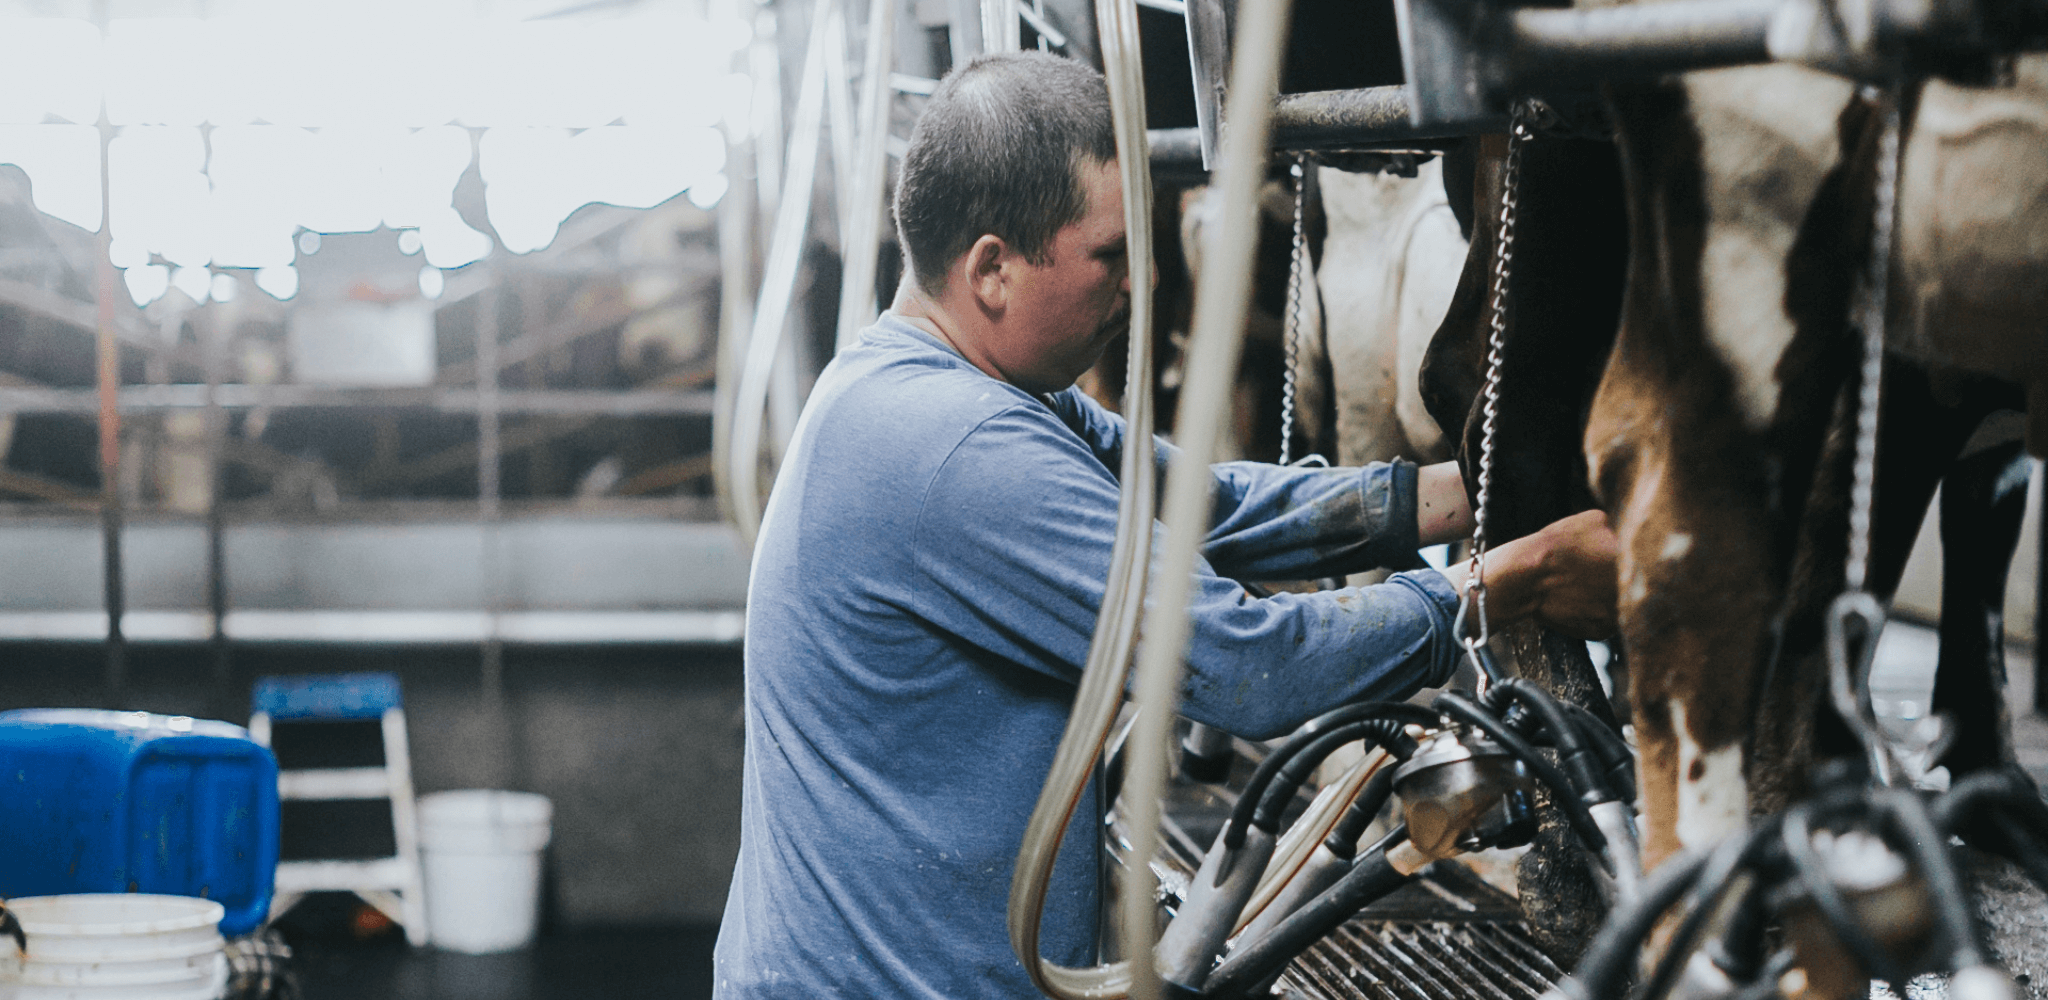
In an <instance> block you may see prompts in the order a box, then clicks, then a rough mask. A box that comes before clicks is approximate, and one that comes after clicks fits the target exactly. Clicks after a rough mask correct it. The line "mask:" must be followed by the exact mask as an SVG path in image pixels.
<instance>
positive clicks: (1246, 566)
mask: <svg viewBox="0 0 2048 1000" xmlns="http://www.w3.org/2000/svg"><path fill="white" fill-rule="evenodd" d="M1049 402H1051V403H1052V406H1053V410H1054V412H1055V413H1057V414H1058V415H1059V416H1060V419H1061V421H1062V422H1064V423H1066V424H1067V426H1068V427H1069V428H1070V429H1071V430H1073V431H1074V432H1075V433H1076V434H1077V435H1079V436H1080V438H1081V440H1082V441H1083V442H1084V443H1085V444H1086V445H1087V447H1088V450H1089V451H1090V452H1091V453H1092V454H1093V455H1094V456H1095V458H1096V460H1097V461H1099V462H1101V463H1102V464H1103V467H1104V468H1105V469H1107V470H1108V471H1109V472H1110V474H1111V475H1112V476H1114V475H1116V474H1117V471H1118V470H1119V469H1120V468H1121V466H1122V462H1123V441H1124V422H1123V418H1122V417H1119V416H1117V415H1116V414H1113V413H1110V412H1109V411H1107V410H1105V409H1103V408H1102V406H1101V405H1100V404H1098V403H1096V402H1095V401H1094V400H1093V399H1090V398H1088V397H1087V396H1086V395H1085V394H1083V393H1082V392H1081V391H1080V390H1079V389H1068V390H1066V391H1065V392H1062V393H1059V394H1057V395H1055V396H1053V397H1051V398H1050V400H1049ZM1157 444H1158V461H1159V474H1160V481H1161V483H1162V484H1163V483H1164V482H1165V480H1166V478H1167V470H1168V467H1169V466H1170V464H1171V462H1172V460H1173V458H1174V456H1175V454H1176V449H1174V447H1173V446H1172V445H1170V444H1168V443H1166V442H1165V441H1158V442H1157ZM1209 472H1210V474H1211V475H1212V476H1213V477H1214V478H1215V485H1214V487H1213V490H1212V494H1213V506H1212V508H1211V515H1210V527H1209V535H1208V537H1207V539H1205V540H1204V542H1203V548H1202V555H1203V557H1204V558H1207V559H1208V560H1209V561H1210V563H1211V564H1212V565H1213V566H1214V567H1215V569H1216V571H1217V572H1218V573H1221V574H1223V575H1225V576H1230V577H1235V578H1237V579H1240V580H1303V579H1308V578H1311V577H1321V576H1340V575H1343V574H1347V573H1357V572H1361V571H1364V570H1368V569H1381V568H1383V569H1394V570H1407V569H1418V568H1420V567H1422V566H1423V562H1422V558H1421V557H1420V556H1419V555H1417V554H1416V549H1418V548H1419V547H1420V539H1419V538H1418V537H1417V536H1416V515H1415V505H1416V499H1415V490H1416V469H1415V466H1414V465H1413V464H1411V463H1408V462H1403V461H1395V462H1391V463H1381V462H1374V463H1371V464H1369V465H1366V466H1364V467H1362V468H1301V467H1296V466H1283V465H1270V464H1267V463H1263V462H1223V463H1219V464H1216V465H1212V466H1210V467H1209Z"/></svg>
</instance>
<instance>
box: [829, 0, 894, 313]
mask: <svg viewBox="0 0 2048 1000" xmlns="http://www.w3.org/2000/svg"><path fill="white" fill-rule="evenodd" d="M896 7H897V0H873V2H872V3H869V4H868V47H867V56H866V58H865V60H863V64H862V65H863V73H862V74H861V75H862V77H863V79H862V80H861V86H862V87H864V88H866V89H864V90H863V91H862V92H861V109H860V110H861V121H860V128H861V135H860V154H859V155H860V158H859V160H858V161H857V163H856V164H855V167H854V172H853V176H854V182H853V186H852V187H851V189H849V190H848V191H847V193H846V201H847V206H848V207H847V211H846V217H847V220H848V223H847V226H846V228H845V229H844V230H843V231H842V235H841V241H842V250H843V252H844V254H845V260H846V268H845V271H844V280H843V281H842V283H841V284H840V286H839V329H838V334H837V338H836V339H837V341H838V345H839V349H840V350H845V349H846V347H847V346H848V345H850V344H852V343H853V338H854V336H855V335H856V334H858V333H859V332H860V330H861V328H862V327H864V326H867V325H868V324H869V323H870V322H873V321H874V318H875V268H876V265H877V264H878V263H879V261H878V258H879V257H880V256H881V251H882V248H881V241H882V215H883V205H882V193H883V191H884V189H885V187H886V183H885V182H886V179H887V178H886V175H887V174H888V170H889V143H888V139H889V105H890V99H891V98H893V97H894V96H896V91H895V88H894V87H892V86H891V85H890V83H889V70H890V68H891V66H892V65H893V64H894V61H895V60H894V59H893V58H892V56H893V54H894V49H895V45H894V43H895V41H896Z"/></svg>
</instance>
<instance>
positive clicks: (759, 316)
mask: <svg viewBox="0 0 2048 1000" xmlns="http://www.w3.org/2000/svg"><path fill="white" fill-rule="evenodd" d="M820 2H821V3H827V4H829V3H831V2H832V0H820ZM817 13H818V15H819V16H822V15H823V14H824V11H822V10H820V11H818V12H817ZM823 29H824V24H823V22H818V23H814V24H813V25H812V27H811V37H810V41H809V43H808V45H807V46H806V51H805V53H804V69H803V76H802V78H801V80H800V81H799V82H798V84H797V101H796V112H795V120H794V121H793V122H792V123H791V124H792V129H791V132H790V141H789V167H788V170H786V171H785V172H784V174H785V175H784V177H783V187H784V190H783V192H782V195H781V204H780V205H778V207H777V208H776V213H775V230H774V236H773V239H772V240H771V242H770V244H769V250H768V264H767V267H766V270H765V272H764V273H763V275H762V278H761V295H760V300H759V304H758V305H757V306H756V307H755V310H754V326H753V331H752V332H751V333H750V334H749V335H748V336H747V347H746V354H745V356H744V360H743V361H742V363H741V364H740V366H739V371H738V379H737V381H738V386H737V388H735V390H734V392H733V409H732V412H731V414H730V416H731V418H732V420H731V423H730V424H729V425H727V426H726V427H722V428H717V429H715V430H713V432H712V436H713V437H718V436H721V433H723V434H729V435H730V437H731V441H730V443H729V444H727V445H726V448H725V456H726V460H727V462H728V464H729V465H730V468H729V470H728V472H727V476H728V480H729V482H730V483H731V484H732V485H731V490H730V496H729V497H728V499H729V500H730V502H731V507H732V510H731V513H732V515H733V525H734V527H736V528H738V529H739V532H740V538H741V539H742V540H743V541H745V543H746V546H747V548H749V549H752V548H753V546H754V534H755V532H756V531H758V530H759V528H760V524H761V487H760V482H761V478H760V472H761V470H760V465H761V437H762V431H763V425H764V424H765V423H766V415H765V413H764V409H765V408H766V407H767V405H768V404H769V401H770V400H769V392H770V388H771V382H772V381H773V380H774V378H775V374H776V373H775V368H776V366H777V365H778V363H779V358H780V355H781V354H782V339H783V333H784V332H785V331H784V327H786V326H787V325H788V320H789V310H790V305H791V303H792V301H793V300H794V298H795V296H796V282H797V275H798V266H799V265H800V264H801V263H802V259H801V258H802V254H803V243H804V238H805V237H804V234H805V233H806V232H808V231H809V229H810V216H811V194H812V190H811V189H812V187H813V185H812V183H811V182H812V179H813V176H814V171H816V169H817V166H818V133H819V130H820V127H821V125H822V124H823V123H822V121H821V118H822V111H823V109H822V108H821V107H820V105H821V104H823V103H824V88H825V81H824V79H823V74H824V64H825V57H824V51H823V48H824V42H825V32H824V30H823ZM769 148H772V147H769ZM771 158H772V156H764V157H762V160H763V161H764V162H765V161H766V160H767V159H771ZM719 415H720V416H726V414H724V413H721V414H719Z"/></svg>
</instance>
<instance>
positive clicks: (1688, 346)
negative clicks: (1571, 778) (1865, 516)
mask: <svg viewBox="0 0 2048 1000" xmlns="http://www.w3.org/2000/svg"><path fill="white" fill-rule="evenodd" d="M1795 93H1796V95H1797V96H1796V97H1795V96H1793V95H1795ZM1850 97H1851V91H1850V89H1849V86H1848V85H1847V84H1845V83H1842V82H1840V81H1834V80H1830V79H1828V78H1825V77H1822V76H1820V75H1818V74H1811V73H1804V72H1802V71H1797V70H1786V69H1782V68H1770V69H1755V70H1735V71H1721V72H1716V73H1698V74H1692V75H1691V76H1689V77H1687V78H1686V79H1685V80H1684V81H1682V82H1673V83H1666V84H1661V85H1654V86H1648V87H1644V88H1641V89H1636V90H1630V91H1625V92H1618V93H1617V94H1616V96H1615V99H1614V103H1613V110H1614V116H1615V121H1616V125H1617V134H1618V137H1619V145H1620V148H1621V150H1622V160H1623V164H1624V171H1625V174H1626V179H1627V187H1628V197H1629V243H1630V251H1631V259H1630V265H1629V275H1628V286H1627V289H1626V292H1625V295H1624V299H1623V306H1622V313H1621V323H1620V333H1619V337H1618V339H1617V341H1616V343H1615V347H1614V350H1613V352H1612V355H1611V357H1610V358H1609V361H1608V366H1607V369H1606V372H1605V374H1604V376H1603V377H1602V379H1601V382H1600V387H1599V391H1598V393H1597V394H1596V396H1595V398H1594V401H1593V406H1592V411H1591V417H1590V420H1589V421H1588V424H1587V427H1586V433H1585V439H1584V444H1585V454H1586V458H1587V461H1588V464H1589V470H1590V472H1591V476H1592V482H1593V485H1594V487H1595V489H1596V490H1597V491H1598V493H1599V495H1600V497H1601V499H1602V501H1603V503H1604V506H1605V508H1606V510H1607V511H1608V513H1609V517H1610V520H1611V522H1612V524H1613V526H1614V529H1615V532H1616V534H1617V537H1618V540H1619V543H1620V559H1619V565H1618V567H1617V569H1618V572H1619V580H1618V583H1619V588H1618V589H1619V594H1620V603H1621V607H1620V611H1621V625H1622V639H1623V643H1624V647H1625V649H1626V651H1627V655H1628V659H1629V663H1630V667H1631V672H1632V675H1631V678H1630V685H1631V690H1630V695H1631V700H1632V702H1633V705H1634V713H1633V714H1634V719H1635V724H1636V732H1637V740H1638V746H1639V748H1640V750H1641V760H1640V771H1641V780H1640V782H1639V788H1640V791H1641V795H1642V805H1643V811H1644V814H1645V822H1644V834H1645V837H1644V845H1643V846H1644V863H1645V865H1646V866H1648V867H1654V866H1655V865H1657V864H1658V863H1660V862H1661V861H1662V860H1664V859H1665V858H1667V857H1669V856H1670V855H1671V854H1672V853H1674V852H1676V851H1678V850H1679V849H1680V848H1682V847H1685V846H1700V847H1704V846H1706V845H1710V844H1712V843H1715V842H1717V841H1719V840H1720V839H1721V838H1722V837H1724V836H1725V835H1727V834H1728V833H1730V832H1732V831H1734V830H1736V829H1738V828H1740V827H1741V826H1742V825H1743V824H1744V823H1745V822H1746V821H1747V818H1748V814H1749V806H1750V796H1749V789H1748V781H1747V779H1746V777H1745V770H1746V768H1745V756H1746V748H1747V745H1748V743H1749V738H1750V736H1751V734H1752V732H1753V731H1754V730H1755V728H1756V721H1757V718H1758V714H1759V710H1760V709H1762V710H1764V711H1767V712H1771V713H1777V714H1782V715H1786V716H1799V717H1803V715H1804V712H1805V706H1808V705H1810V704H1811V702H1804V703H1791V702H1779V701H1776V700H1775V699H1773V700H1769V701H1760V700H1759V698H1758V692H1759V691H1760V690H1761V687H1762V682H1763V681H1764V680H1765V674H1764V671H1763V669H1762V668H1763V667H1764V665H1765V664H1767V663H1770V662H1773V656H1774V653H1775V652H1776V651H1777V650H1778V648H1779V644H1778V640H1779V638H1780V636H1781V634H1782V633H1781V632H1780V631H1779V630H1778V629H1777V628H1776V627H1775V626H1776V625H1777V623H1778V621H1779V620H1780V619H1779V616H1780V615H1781V614H1782V612H1783V610H1784V596H1785V593H1786V590H1785V587H1786V582H1787V580H1788V579H1789V578H1790V577H1791V575H1792V569H1793V567H1792V562H1793V553H1794V552H1795V550H1796V547H1797V546H1796V542H1797V539H1798V537H1799V527H1800V524H1801V522H1802V520H1803V519H1804V517H1805V513H1806V505H1807V500H1808V497H1809V492H1810V490H1811V488H1812V485H1813V481H1814V479H1815V477H1816V475H1817V473H1818V471H1819V467H1820V466H1821V465H1822V459H1823V456H1822V445H1823V443H1824V442H1825V440H1826V439H1827V437H1828V433H1827V432H1828V429H1829V428H1830V427H1831V426H1833V425H1834V424H1835V422H1836V421H1837V419H1838V418H1839V416H1840V415H1841V414H1842V413H1843V412H1844V408H1845V403H1846V399H1847V397H1846V395H1845V393H1846V391H1847V390H1848V388H1849V387H1850V386H1851V383H1852V378H1851V376H1852V375H1853V370H1854V360H1855V348H1854V345H1855V341H1854V339H1853V338H1852V337H1850V336H1849V335H1848V331H1847V329H1846V316H1847V313H1848V303H1849V297H1850V291H1851V289H1852V288H1853V283H1854V273H1855V261H1856V260H1858V259H1860V258H1861V257H1862V256H1863V252H1862V251H1859V249H1858V247H1859V245H1861V244H1863V243H1866V242H1867V235H1866V234H1867V227H1866V228H1864V229H1862V230H1861V231H1860V232H1859V231H1858V229H1857V227H1855V226H1854V225H1851V224H1848V222H1849V220H1851V219H1853V218H1854V217H1856V214H1857V213H1856V208H1857V206H1858V203H1859V199H1858V198H1857V197H1855V195H1856V194H1857V193H1858V192H1856V191H1854V190H1853V187H1852V186H1851V185H1849V184H1846V183H1845V182H1844V180H1843V179H1842V177H1841V169H1840V168H1841V164H1842V162H1843V160H1844V157H1843V155H1842V150H1843V149H1845V148H1846V149H1853V148H1855V144H1856V140H1857V139H1859V138H1860V137H1861V135H1862V132H1861V131H1860V130H1859V129H1858V128H1856V126H1857V125H1858V124H1859V123H1858V122H1857V121H1852V120H1851V118H1850V116H1848V115H1844V116H1843V119H1842V120H1841V121H1836V120H1833V119H1832V118H1831V117H1830V116H1829V115H1830V112H1829V111H1828V110H1826V109H1840V108H1844V107H1846V106H1848V105H1849V102H1850ZM1793 100H1798V101H1799V105H1798V106H1800V107H1804V108H1810V109H1813V110H1814V112H1815V114H1814V115H1813V116H1812V117H1809V118H1808V119H1805V120H1802V121H1800V122H1798V123H1797V125H1798V127H1797V128H1794V129H1791V130H1789V131H1788V130H1784V129H1781V128H1780V127H1778V124H1777V123H1776V122H1774V121H1773V122H1766V121H1762V120H1760V119H1759V118H1758V117H1757V116H1759V115H1761V114H1763V113H1765V112H1764V109H1766V108H1780V109H1782V107H1784V106H1785V104H1786V102H1789V101H1793ZM1703 136H1711V137H1712V141H1711V142H1709V141H1707V140H1705V139H1703ZM1760 191H1761V192H1768V193H1769V194H1770V197H1769V198H1767V199H1762V200H1759V199H1758V198H1757V197H1756V196H1755V195H1756V193H1757V192H1760ZM1863 193H1864V195H1865V198H1864V199H1862V202H1863V203H1864V204H1867V188H1866V189H1865V192H1863ZM1865 217H1867V216H1865ZM1774 764H1775V765H1776V766H1777V767H1779V768H1781V769H1784V768H1790V769H1793V770H1797V769H1798V764H1797V762H1796V761H1784V760H1780V761H1775V762H1774Z"/></svg>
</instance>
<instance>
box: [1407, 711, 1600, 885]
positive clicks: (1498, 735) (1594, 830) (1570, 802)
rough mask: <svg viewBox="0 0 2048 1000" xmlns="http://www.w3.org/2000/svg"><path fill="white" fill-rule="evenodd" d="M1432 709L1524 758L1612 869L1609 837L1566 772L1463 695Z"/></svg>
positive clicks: (1588, 845)
mask: <svg viewBox="0 0 2048 1000" xmlns="http://www.w3.org/2000/svg"><path fill="white" fill-rule="evenodd" d="M1430 707H1432V708H1435V709H1436V710H1437V711H1439V712H1442V713H1443V714H1445V715H1448V716H1452V717H1454V718H1457V719H1462V720H1464V721H1466V722H1469V723H1471V724H1472V725H1474V726H1477V727H1479V729H1480V731H1481V732H1484V733H1485V734H1486V735H1487V736H1489V737H1491V738H1492V739H1493V741H1494V742H1495V743H1498V744H1500V745H1501V746H1502V747H1505V748H1506V749H1507V751H1508V752H1509V753H1511V754H1514V755H1515V756H1516V757H1518V758H1520V759H1521V761H1522V763H1523V764H1526V765H1528V767H1529V770H1530V772H1532V773H1533V774H1535V775H1536V780H1538V781H1541V782H1543V784H1544V785H1545V786H1546V787H1548V788H1549V789H1550V799H1551V801H1552V802H1554V803H1556V804H1557V808H1558V809H1559V810H1561V811H1562V812H1563V813H1564V818H1565V821H1566V822H1568V823H1570V824H1571V828H1572V831H1573V832H1575V833H1577V834H1578V835H1579V840H1580V841H1581V842H1582V843H1584V844H1585V845H1586V849H1587V850H1589V851H1592V852H1593V855H1594V857H1597V858H1599V859H1600V863H1601V864H1603V865H1609V866H1611V864H1612V863H1611V862H1610V861H1609V860H1608V858H1607V837H1606V835H1605V834H1602V833H1601V832H1600V825H1599V824H1598V823H1595V822H1593V814H1592V813H1591V812H1589V811H1587V809H1586V803H1585V802H1584V801H1583V800H1581V799H1580V798H1579V796H1578V793H1577V792H1576V791H1574V790H1573V788H1572V783H1571V779H1569V778H1567V777H1565V774H1564V772H1563V771H1560V770H1558V769H1557V765H1555V764H1552V763H1551V762H1549V761H1547V760H1544V759H1543V755H1542V754H1541V753H1538V752H1537V751H1536V748H1535V747H1533V746H1530V745H1529V741H1528V740H1525V739H1523V738H1522V737H1521V735H1520V734H1518V733H1516V732H1515V731H1514V730H1512V729H1509V728H1508V727H1507V726H1506V725H1505V724H1504V723H1502V722H1501V721H1500V720H1499V719H1497V718H1495V717H1494V715H1493V713H1491V712H1488V711H1487V710H1485V709H1483V708H1480V707H1479V706H1478V705H1475V704H1473V703H1472V702H1471V701H1469V700H1467V699H1465V698H1464V697H1462V696H1460V695H1456V694H1452V693H1451V692H1448V691H1446V692H1444V693H1443V694H1440V695H1437V696H1436V700H1435V701H1433V702H1431V703H1430Z"/></svg>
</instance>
